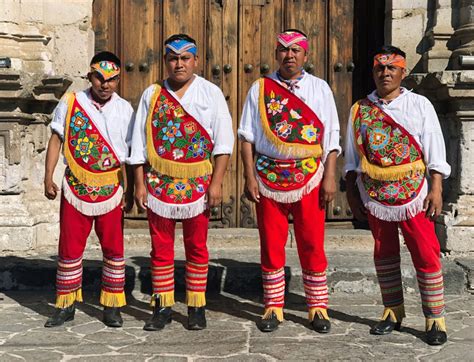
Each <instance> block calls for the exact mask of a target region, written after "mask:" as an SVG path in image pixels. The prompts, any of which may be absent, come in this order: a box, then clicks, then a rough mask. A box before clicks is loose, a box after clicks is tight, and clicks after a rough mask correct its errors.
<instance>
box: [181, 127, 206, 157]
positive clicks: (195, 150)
mask: <svg viewBox="0 0 474 362" xmlns="http://www.w3.org/2000/svg"><path fill="white" fill-rule="evenodd" d="M208 144H209V141H208V140H207V139H206V137H203V136H201V133H200V132H196V134H195V135H194V137H193V138H191V144H190V145H189V146H188V152H187V153H186V158H190V157H193V158H196V157H198V156H199V157H204V156H205V150H207V145H208Z"/></svg>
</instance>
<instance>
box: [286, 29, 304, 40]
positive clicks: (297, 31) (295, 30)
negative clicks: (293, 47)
mask: <svg viewBox="0 0 474 362" xmlns="http://www.w3.org/2000/svg"><path fill="white" fill-rule="evenodd" d="M288 31H294V32H296V33H299V34H301V35H303V36H304V37H305V38H307V37H308V36H307V35H306V34H305V33H303V32H302V31H301V30H298V29H292V28H290V29H285V30H283V33H286V32H288Z"/></svg>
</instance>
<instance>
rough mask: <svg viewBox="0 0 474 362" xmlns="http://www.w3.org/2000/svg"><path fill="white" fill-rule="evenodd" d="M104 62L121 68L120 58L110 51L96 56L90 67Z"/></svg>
mask: <svg viewBox="0 0 474 362" xmlns="http://www.w3.org/2000/svg"><path fill="white" fill-rule="evenodd" d="M103 61H109V62H113V63H115V64H116V65H117V66H118V67H119V68H120V67H121V62H120V59H119V57H118V56H116V55H115V54H114V53H112V52H108V51H103V52H99V53H97V54H96V55H94V56H93V57H92V59H91V63H90V65H92V64H95V63H99V62H103Z"/></svg>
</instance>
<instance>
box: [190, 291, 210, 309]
mask: <svg viewBox="0 0 474 362" xmlns="http://www.w3.org/2000/svg"><path fill="white" fill-rule="evenodd" d="M186 304H187V305H188V307H204V306H205V305H206V293H205V292H192V291H189V290H187V291H186Z"/></svg>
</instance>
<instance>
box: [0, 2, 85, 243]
mask: <svg viewBox="0 0 474 362" xmlns="http://www.w3.org/2000/svg"><path fill="white" fill-rule="evenodd" d="M0 9H2V11H0V57H9V58H10V59H11V68H6V69H0V250H1V251H20V250H22V251H24V250H33V249H38V248H40V247H41V246H44V245H55V244H56V243H57V236H58V235H57V234H58V228H57V219H58V209H59V203H58V202H57V201H55V202H51V201H47V200H46V199H45V198H44V196H43V176H44V159H45V154H46V152H45V150H46V146H47V141H48V138H49V135H50V133H49V129H48V127H47V125H48V124H49V122H50V118H51V113H52V111H53V109H54V107H55V106H56V104H57V102H58V100H59V98H60V97H61V96H62V95H63V94H64V92H65V91H66V90H67V89H69V90H77V89H82V88H84V87H85V86H86V85H87V80H86V78H85V75H86V74H87V71H88V63H89V60H90V58H91V57H92V55H93V51H94V33H93V31H92V26H91V17H92V0H62V1H53V0H43V1H40V0H26V1H25V0H22V1H20V0H16V1H15V0H0ZM62 171H63V166H62V165H61V162H60V164H59V165H58V168H57V172H56V175H55V176H56V181H57V183H58V184H60V180H61V173H62Z"/></svg>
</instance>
